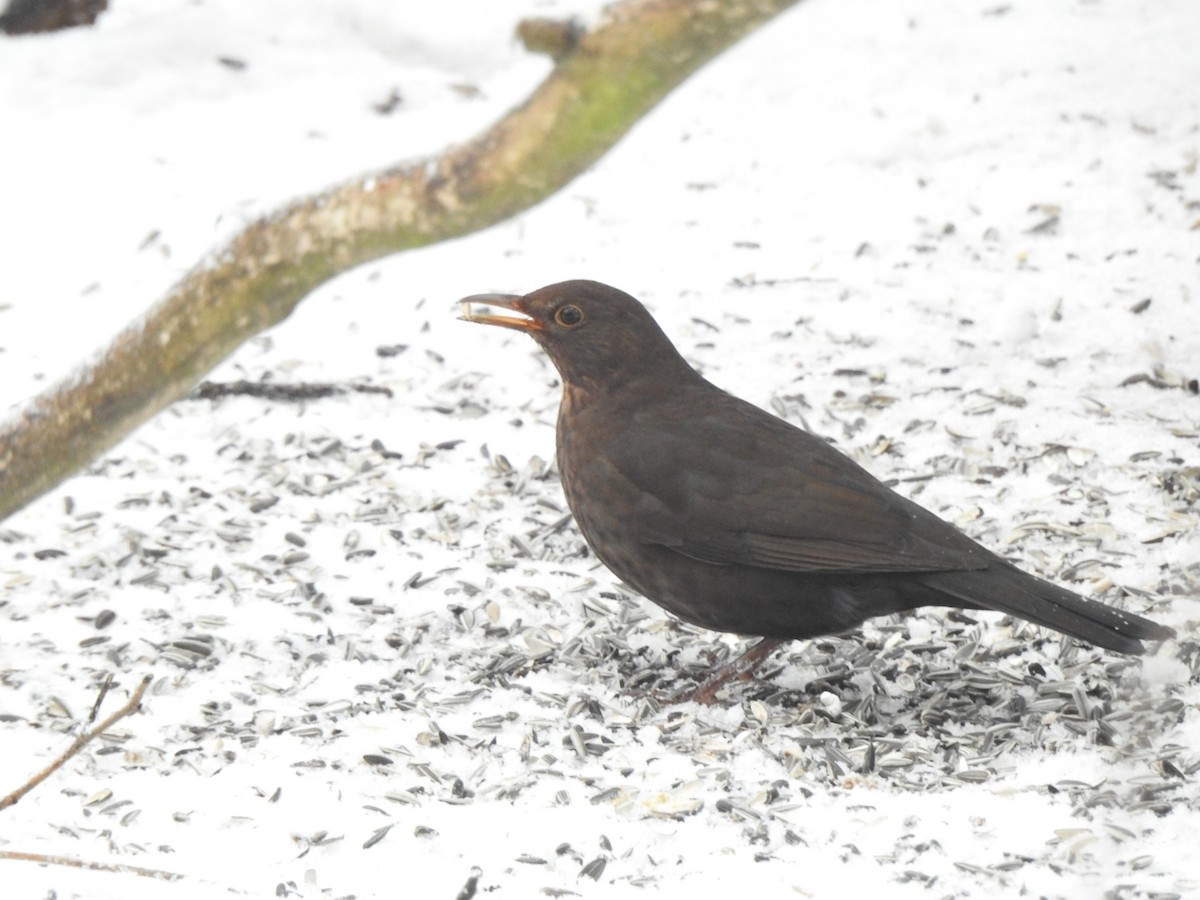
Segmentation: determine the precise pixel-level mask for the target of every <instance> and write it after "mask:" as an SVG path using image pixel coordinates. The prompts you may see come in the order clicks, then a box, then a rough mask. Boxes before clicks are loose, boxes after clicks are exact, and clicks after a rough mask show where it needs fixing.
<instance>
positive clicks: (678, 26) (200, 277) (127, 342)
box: [0, 0, 796, 520]
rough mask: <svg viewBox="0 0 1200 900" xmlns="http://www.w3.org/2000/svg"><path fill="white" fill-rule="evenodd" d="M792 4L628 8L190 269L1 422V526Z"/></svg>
mask: <svg viewBox="0 0 1200 900" xmlns="http://www.w3.org/2000/svg"><path fill="white" fill-rule="evenodd" d="M795 2H796V0H627V2H625V3H622V4H619V5H617V6H615V7H613V8H611V9H610V10H609V11H608V14H607V17H606V19H605V20H604V21H603V22H602V23H601V24H600V25H599V26H597V27H596V28H595V29H593V30H592V31H591V32H588V33H586V34H583V35H580V36H579V37H578V39H577V41H576V42H575V43H574V44H573V45H570V46H569V47H568V48H567V49H565V51H564V55H563V56H562V57H561V58H560V59H559V60H558V62H557V65H556V66H555V68H554V70H553V71H552V72H551V74H550V75H549V76H548V77H547V78H546V80H545V81H544V82H542V84H541V85H540V86H539V87H538V88H537V89H536V90H535V91H534V93H533V95H532V96H531V97H530V98H529V100H527V101H526V102H525V103H524V104H523V105H521V106H520V107H518V108H517V109H514V110H513V111H511V112H510V113H509V114H508V115H507V116H505V117H504V118H503V119H502V120H500V121H499V122H498V123H496V124H495V125H494V126H492V127H491V128H490V129H489V130H487V131H485V132H484V133H483V134H482V135H480V136H478V137H477V138H475V139H474V140H472V141H471V142H469V143H467V144H464V145H462V146H459V147H455V148H452V149H450V150H448V151H447V152H446V153H445V154H443V155H442V156H441V157H440V158H438V159H435V160H431V161H421V162H418V163H415V164H409V165H404V166H399V167H397V168H393V169H391V170H389V171H386V172H383V173H382V174H379V175H375V176H372V177H368V178H361V179H358V180H356V181H353V182H350V183H347V184H343V185H341V186H339V187H335V188H332V189H330V190H328V191H325V192H324V193H321V194H316V195H313V196H310V197H307V198H305V199H301V200H298V201H296V202H294V203H292V204H291V205H290V206H287V207H286V208H284V209H283V210H281V211H279V212H278V213H276V214H274V215H271V216H268V217H265V218H263V219H260V220H258V221H256V222H254V223H252V224H251V225H249V226H248V227H247V228H246V229H244V230H243V231H242V232H241V233H240V234H238V235H237V236H236V237H234V238H233V239H232V241H230V243H229V244H228V245H227V246H226V247H225V248H224V249H223V250H221V251H220V252H219V253H217V254H215V256H214V257H213V258H212V259H211V260H207V261H204V262H202V263H200V264H199V265H197V266H196V267H195V268H193V269H192V270H191V271H190V272H189V273H188V274H187V275H186V276H185V277H184V279H183V280H182V281H181V282H180V283H179V284H177V285H176V286H175V287H174V288H173V289H172V290H171V291H170V292H169V293H168V295H167V296H166V297H165V298H164V299H163V300H162V301H161V302H160V303H159V304H158V305H157V306H156V307H155V308H154V309H153V310H151V311H150V312H149V313H148V314H147V315H146V316H145V318H144V319H142V320H141V321H139V322H137V323H135V324H133V325H131V326H130V327H129V328H127V329H126V330H125V331H124V332H122V333H121V334H120V335H119V336H118V337H117V338H116V339H115V340H114V341H113V343H112V345H111V346H109V348H108V349H107V350H106V351H105V352H104V354H103V356H102V357H101V358H100V360H99V361H98V362H97V363H95V364H94V365H93V366H92V367H91V368H90V369H88V370H87V371H85V372H83V373H82V374H81V375H80V376H78V377H77V378H75V379H74V380H71V381H68V382H67V383H64V384H61V385H59V386H57V387H55V388H52V389H50V390H49V391H47V392H46V393H44V394H41V395H40V396H38V397H36V398H35V399H34V400H33V401H32V402H31V403H30V404H29V406H28V407H26V408H25V409H24V410H23V411H22V412H21V413H20V414H19V415H18V416H17V417H16V418H15V419H14V420H12V421H10V422H7V423H4V424H0V520H3V519H4V518H5V517H7V516H8V515H10V514H11V513H13V512H15V511H16V510H18V509H20V508H21V507H23V506H24V505H25V504H27V503H29V502H30V501H31V500H33V499H34V498H35V497H37V496H39V495H41V494H42V493H44V492H45V491H47V490H49V489H50V488H52V487H54V486H55V485H56V484H58V483H59V482H60V481H61V480H63V479H64V478H66V477H67V476H69V475H70V474H72V473H73V472H74V471H76V470H77V469H79V468H81V467H82V466H84V465H86V464H87V463H89V462H90V461H91V460H93V459H94V458H96V457H97V456H98V455H99V454H101V453H103V452H104V451H105V450H107V449H109V448H110V447H112V446H113V445H114V444H116V443H117V442H118V441H120V440H121V439H122V438H124V437H125V436H126V435H128V434H129V433H130V432H131V431H132V430H133V429H134V428H136V427H137V426H138V425H140V424H142V423H143V422H145V421H146V420H147V419H149V418H150V417H151V416H153V415H154V414H155V413H157V412H158V411H160V410H161V409H163V408H164V407H166V406H167V405H168V404H170V403H171V402H173V401H174V400H176V399H178V398H179V397H181V396H183V395H184V394H186V393H187V392H188V391H189V390H191V388H192V386H193V385H194V384H195V383H196V382H197V380H199V378H200V377H201V376H202V375H203V374H204V373H206V372H208V371H209V370H210V369H212V368H213V367H214V366H216V365H217V364H218V363H219V362H221V361H222V360H223V359H224V358H225V357H226V356H228V355H229V354H230V353H231V352H232V351H233V350H234V349H236V348H237V347H238V346H239V345H240V344H241V343H243V342H244V341H245V340H246V339H247V338H249V337H251V336H252V335H254V334H256V333H258V332H259V331H262V330H263V329H265V328H268V327H270V326H271V325H274V324H276V323H278V322H279V321H281V320H282V319H284V318H285V317H286V316H287V315H288V314H289V313H290V312H291V311H292V309H293V308H294V307H295V306H296V304H297V303H299V301H300V300H301V299H303V298H304V296H305V295H307V294H308V293H309V292H311V291H312V290H313V289H314V288H315V287H317V286H318V285H320V284H321V283H322V282H324V281H326V280H328V279H329V278H331V277H333V276H334V275H336V274H338V273H339V272H343V271H345V270H347V269H349V268H351V267H353V266H357V265H360V264H361V263H364V262H367V261H369V260H373V259H377V258H378V257H381V256H385V255H388V254H391V253H396V252H398V251H401V250H407V249H410V248H414V247H420V246H424V245H426V244H431V243H434V242H436V241H441V240H445V239H446V238H451V237H457V236H460V235H464V234H468V233H470V232H473V231H476V230H478V229H481V228H485V227H487V226H489V225H493V224H495V223H497V222H500V221H502V220H504V219H507V218H509V217H511V216H513V215H515V214H516V213H518V212H520V211H522V210H524V209H528V208H529V207H531V206H533V205H534V204H535V203H538V202H539V201H541V200H543V199H544V198H546V197H547V196H549V195H550V194H552V193H554V192H555V191H557V190H558V189H559V188H561V187H562V186H563V185H565V184H567V183H568V182H569V181H571V180H572V179H573V178H575V176H576V175H578V174H580V173H581V172H583V171H584V170H585V169H586V168H587V167H588V166H589V165H591V164H592V163H593V162H595V160H596V159H598V158H599V157H600V156H601V155H602V154H603V153H605V152H606V151H607V150H608V149H609V148H610V147H612V146H613V144H615V143H616V142H617V141H618V140H619V139H620V138H621V136H622V135H624V134H625V132H626V131H628V130H629V128H630V127H632V126H633V124H634V123H635V122H637V121H638V119H640V118H641V117H642V116H643V115H645V114H646V113H647V112H648V111H649V110H650V109H651V108H652V107H653V106H654V105H655V104H656V103H658V102H659V101H660V100H661V99H662V98H663V97H664V96H666V94H667V93H668V92H670V91H671V90H672V89H673V88H674V87H675V86H676V85H678V84H679V83H680V82H681V81H683V80H684V79H685V78H687V77H688V76H689V75H690V74H691V73H692V72H694V71H695V70H696V69H698V68H699V67H700V66H701V65H703V64H704V63H705V62H707V61H708V60H709V59H711V58H712V57H714V56H715V55H717V54H718V53H720V52H721V51H722V50H724V49H725V48H726V47H728V46H729V45H731V44H733V43H734V42H735V41H737V40H738V39H739V38H741V37H742V36H743V35H745V34H746V33H747V32H749V31H750V30H751V29H753V28H754V27H756V26H758V25H759V24H761V23H762V22H764V21H766V20H767V19H769V18H770V17H771V16H773V15H775V14H776V13H778V12H780V11H781V10H783V9H785V8H787V7H788V6H791V5H792V4H793V3H795Z"/></svg>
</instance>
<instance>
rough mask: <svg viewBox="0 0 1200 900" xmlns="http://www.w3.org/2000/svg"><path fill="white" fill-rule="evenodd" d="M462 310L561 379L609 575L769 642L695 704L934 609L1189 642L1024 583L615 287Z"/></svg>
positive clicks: (1108, 643) (564, 438)
mask: <svg viewBox="0 0 1200 900" xmlns="http://www.w3.org/2000/svg"><path fill="white" fill-rule="evenodd" d="M461 303H462V304H464V305H465V307H466V311H465V314H464V315H463V318H464V319H466V320H467V321H470V322H481V323H483V324H485V325H499V326H502V327H505V328H515V329H517V330H518V331H524V332H525V333H526V334H528V335H530V336H531V337H532V338H533V339H534V340H535V341H537V342H538V344H539V345H540V346H541V347H542V349H543V350H545V351H546V353H547V354H548V355H549V357H550V359H551V360H552V361H553V363H554V365H555V366H556V367H557V369H558V372H559V374H560V375H561V376H562V385H563V393H562V403H561V405H560V407H559V412H558V429H557V431H558V468H559V471H560V473H561V475H562V483H563V489H564V491H565V493H566V496H567V503H568V504H569V505H570V507H571V512H572V513H573V514H574V516H575V520H576V521H577V522H578V523H579V529H580V531H582V532H583V536H584V537H585V538H586V539H587V542H588V544H589V545H590V546H591V548H592V550H593V551H594V552H595V554H596V556H597V557H599V558H600V560H601V562H603V563H604V564H605V565H606V566H608V568H610V569H611V570H612V571H613V572H614V573H615V574H616V575H617V576H618V577H619V578H621V580H622V581H624V582H625V583H626V584H628V585H630V586H631V587H633V588H634V589H635V590H637V591H639V592H640V593H642V594H643V595H645V596H646V597H647V598H649V599H650V600H653V601H654V602H655V603H657V604H658V605H659V606H661V607H663V608H664V609H666V610H667V611H668V612H671V613H673V614H674V615H676V616H678V617H679V618H680V619H683V620H684V621H686V622H691V623H693V624H695V625H701V626H703V627H705V628H711V629H713V630H715V631H729V632H735V633H738V634H743V635H758V636H760V637H762V638H763V640H761V641H759V642H758V643H757V644H755V645H754V646H753V647H751V648H750V650H748V651H747V652H746V653H745V654H743V656H742V657H740V658H739V659H737V660H735V661H734V662H733V663H730V664H727V665H726V666H724V667H722V668H721V669H719V670H717V671H716V672H715V673H714V675H713V676H712V677H711V678H710V679H709V680H708V681H706V682H705V683H704V684H702V685H700V686H699V687H698V688H696V689H695V690H694V691H692V692H689V693H688V694H686V695H685V696H684V697H683V698H681V699H695V700H700V701H702V702H711V701H712V700H713V699H714V698H715V696H716V692H717V690H718V689H719V688H720V686H721V685H722V684H723V683H724V682H725V681H727V680H729V679H730V678H732V677H735V676H742V677H747V676H748V674H749V673H750V672H751V671H753V669H754V668H755V667H757V666H758V665H759V664H761V662H762V661H763V660H764V659H766V657H767V655H768V654H769V653H770V652H771V651H772V650H773V649H774V648H775V647H777V646H778V645H780V644H782V643H784V642H786V641H790V640H796V639H798V638H809V637H814V636H816V635H821V634H829V633H832V632H839V631H844V630H846V629H849V628H852V627H854V626H856V625H858V624H859V623H861V622H862V621H864V620H865V619H868V618H870V617H872V616H883V615H888V614H890V613H894V612H899V611H901V610H909V609H914V608H916V607H919V606H957V607H962V608H965V609H994V610H999V611H1001V612H1005V613H1010V614H1012V615H1014V616H1019V617H1021V618H1023V619H1028V620H1029V621H1031V622H1036V623H1037V624H1039V625H1043V626H1045V627H1047V628H1053V629H1055V630H1056V631H1061V632H1063V633H1065V634H1069V635H1071V636H1073V637H1076V638H1079V639H1080V640H1084V641H1087V642H1089V643H1091V644H1095V645H1097V646H1100V647H1105V648H1107V649H1109V650H1116V651H1119V652H1122V653H1142V652H1144V649H1145V648H1144V647H1143V646H1142V641H1143V640H1154V641H1161V640H1165V639H1167V638H1169V637H1172V636H1173V635H1174V632H1173V631H1172V630H1171V629H1170V628H1167V627H1165V626H1162V625H1159V624H1157V623H1155V622H1152V621H1150V620H1149V619H1145V618H1143V617H1141V616H1137V615H1134V614H1133V613H1129V612H1124V611H1122V610H1119V609H1114V608H1112V607H1110V606H1106V605H1105V604H1103V603H1099V602H1097V601H1095V600H1089V599H1087V598H1085V597H1081V596H1079V595H1078V594H1074V593H1072V592H1070V591H1068V590H1064V589H1063V588H1061V587H1058V586H1057V585H1054V584H1051V583H1050V582H1048V581H1043V580H1042V579H1040V578H1037V577H1035V576H1033V575H1029V574H1027V573H1025V572H1022V571H1021V570H1020V569H1018V568H1016V567H1015V566H1013V565H1012V564H1011V563H1009V562H1008V561H1007V560H1004V559H1002V558H1000V557H999V556H997V555H996V554H995V553H992V552H991V551H990V550H987V549H985V548H984V547H982V546H980V545H979V544H977V543H975V541H973V540H972V539H971V538H969V537H967V536H966V535H965V534H963V533H962V532H960V531H959V530H958V529H956V528H954V527H953V526H952V525H949V524H948V523H946V522H944V521H942V520H941V519H940V518H938V517H937V516H935V515H934V514H933V513H931V512H929V511H928V510H926V509H924V508H922V507H920V506H918V505H917V504H916V503H914V502H912V501H911V500H908V499H906V498H904V497H902V496H900V495H899V494H897V493H896V492H895V491H893V490H891V489H890V488H888V487H887V486H886V485H884V484H883V483H881V482H880V481H878V480H877V479H876V478H875V477H874V476H872V475H871V474H870V473H868V472H867V471H866V470H865V469H863V468H862V467H861V466H859V465H858V464H857V463H855V462H853V461H852V460H850V459H849V458H847V457H846V456H844V455H843V454H841V453H839V452H838V451H837V450H835V449H833V448H832V447H831V446H830V445H829V444H827V443H826V442H825V441H823V440H821V439H820V438H817V437H814V436H813V435H811V434H809V433H808V432H806V431H802V430H800V429H799V428H796V427H795V426H794V425H791V424H789V423H787V422H785V421H784V420H782V419H780V418H777V417H776V416H773V415H771V414H769V413H767V412H764V411H763V410H761V409H759V408H758V407H756V406H753V405H751V404H749V403H747V402H745V401H744V400H739V399H738V398H737V397H734V396H732V395H730V394H727V393H726V392H725V391H723V390H721V389H720V388H718V387H716V386H714V385H713V384H711V383H710V382H708V381H706V380H705V379H704V378H703V377H702V376H701V375H700V374H699V373H698V372H696V370H695V369H693V368H692V367H691V366H690V365H688V363H687V361H686V360H684V358H683V357H682V356H680V354H679V352H678V351H677V350H676V349H675V347H674V346H673V345H672V344H671V342H670V340H669V339H668V338H667V336H666V335H665V334H664V333H663V331H662V329H661V328H659V327H658V324H657V323H656V322H655V321H654V319H653V318H652V317H651V316H650V314H649V313H648V312H647V311H646V308H645V307H644V306H642V304H641V303H639V302H638V301H637V300H635V299H634V298H633V297H631V296H629V295H628V294H626V293H624V292H622V291H619V290H617V289H616V288H612V287H609V286H607V285H604V284H600V283H598V282H594V281H566V282H563V283H561V284H553V285H550V286H549V287H544V288H542V289H540V290H537V291H534V292H533V293H531V294H526V295H525V296H523V297H521V296H515V295H509V294H481V295H478V296H473V297H468V298H466V299H465V300H462V301H461ZM479 306H486V307H492V308H495V309H499V310H502V312H500V313H496V312H489V311H485V310H479V309H477V307H479Z"/></svg>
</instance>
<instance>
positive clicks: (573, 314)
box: [554, 304, 583, 328]
mask: <svg viewBox="0 0 1200 900" xmlns="http://www.w3.org/2000/svg"><path fill="white" fill-rule="evenodd" d="M554 321H555V322H557V323H558V324H559V325H562V326H563V327H564V328H574V327H575V326H576V325H578V324H579V323H580V322H582V321H583V310H582V309H580V308H579V307H578V306H574V305H572V304H567V305H566V306H560V307H559V308H558V312H556V313H555V314H554Z"/></svg>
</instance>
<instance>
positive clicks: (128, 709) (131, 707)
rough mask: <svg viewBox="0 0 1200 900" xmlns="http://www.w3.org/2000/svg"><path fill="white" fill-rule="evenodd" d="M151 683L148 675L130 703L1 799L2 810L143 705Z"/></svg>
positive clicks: (0, 806)
mask: <svg viewBox="0 0 1200 900" xmlns="http://www.w3.org/2000/svg"><path fill="white" fill-rule="evenodd" d="M149 685H150V676H149V675H147V676H146V677H145V678H143V679H142V681H141V684H139V685H138V686H137V689H136V690H135V691H134V692H133V695H132V696H131V697H130V698H129V702H128V703H126V704H125V705H124V706H122V707H121V708H120V709H118V710H117V711H116V712H114V713H113V714H112V715H111V716H109V717H108V718H107V719H105V720H104V721H103V722H101V723H100V724H99V725H97V726H96V727H95V728H93V729H92V730H91V731H86V732H84V733H83V734H81V735H79V737H77V738H75V740H74V741H72V742H71V746H69V747H68V748H67V749H66V750H65V751H63V753H62V754H61V755H60V756H59V757H58V759H56V760H54V762H52V763H50V765H48V766H46V768H44V769H42V771H40V772H38V773H37V774H36V775H34V776H33V777H32V778H30V779H29V780H28V781H27V782H25V783H24V784H23V785H21V786H20V787H19V788H17V789H16V790H15V791H13V792H12V793H11V794H9V795H8V796H7V797H5V798H4V799H3V800H0V811H3V810H6V809H8V808H9V807H10V806H12V805H13V804H15V803H16V802H17V801H18V800H20V799H21V798H22V797H24V796H25V795H26V794H28V793H29V792H30V791H32V790H33V789H34V788H35V787H37V786H38V785H39V784H41V783H42V782H43V781H45V780H46V779H47V778H49V777H50V776H51V775H53V774H54V773H55V772H57V771H58V770H59V769H60V768H62V766H63V764H64V763H66V761H67V760H69V759H70V758H71V757H72V756H74V755H75V754H76V753H78V752H79V751H80V750H82V749H83V748H84V747H86V746H87V745H88V744H89V743H90V742H91V741H93V740H95V739H96V737H97V736H98V735H100V734H103V733H104V732H105V731H107V730H108V729H110V728H112V727H113V726H114V725H115V724H117V722H119V721H121V720H122V719H123V718H125V717H126V716H128V715H130V714H131V713H134V712H136V711H137V709H138V707H140V706H141V705H142V695H144V694H145V693H146V688H147V687H148V686H149ZM102 690H107V685H105V686H104V687H103V688H102Z"/></svg>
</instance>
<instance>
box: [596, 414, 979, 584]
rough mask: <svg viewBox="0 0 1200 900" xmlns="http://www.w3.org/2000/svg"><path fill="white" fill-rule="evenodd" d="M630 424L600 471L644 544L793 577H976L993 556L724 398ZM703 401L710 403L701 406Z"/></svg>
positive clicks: (792, 432)
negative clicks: (972, 573)
mask: <svg viewBox="0 0 1200 900" xmlns="http://www.w3.org/2000/svg"><path fill="white" fill-rule="evenodd" d="M721 397H722V399H721V401H719V402H717V403H711V402H706V403H704V404H693V405H691V407H690V408H687V409H678V410H676V409H667V410H664V409H662V408H659V409H656V410H654V411H653V415H635V416H633V417H632V418H631V419H628V420H627V421H626V423H625V426H626V427H625V428H624V429H622V431H623V434H622V435H621V438H620V439H619V440H615V441H612V442H610V443H609V446H608V447H607V449H606V452H605V453H604V460H603V463H604V465H605V466H606V467H611V471H610V477H614V478H616V479H617V480H619V481H621V482H623V483H624V484H623V486H624V488H625V489H626V490H627V491H628V493H627V494H626V496H627V497H629V498H631V499H632V506H633V510H634V512H633V515H631V517H630V519H629V522H630V526H629V527H630V528H631V529H633V530H634V531H635V532H636V533H637V534H638V535H639V537H641V538H642V540H645V541H649V542H653V543H658V544H662V545H664V546H666V547H669V548H671V549H673V550H675V551H676V552H679V553H682V554H685V555H687V556H690V557H693V558H695V559H699V560H703V561H705V562H710V563H714V564H717V565H731V564H742V565H753V566H761V567H765V568H771V569H779V570H783V571H790V572H825V573H841V574H852V573H869V572H946V571H962V570H968V569H982V568H986V567H987V566H988V565H989V560H990V558H991V554H990V553H989V552H988V551H986V550H984V549H983V548H982V547H980V546H979V545H978V544H976V543H975V542H974V541H972V540H971V539H970V538H968V537H966V536H965V535H963V534H962V533H961V532H959V531H958V530H957V529H955V528H954V527H953V526H951V525H949V524H947V523H945V522H943V521H942V520H941V519H939V518H938V517H937V516H935V515H933V514H932V513H930V512H929V511H928V510H925V509H923V508H922V507H920V506H918V505H917V504H915V503H913V502H912V501H910V500H907V499H906V498H904V497H901V496H900V495H899V494H897V493H895V492H894V491H892V490H891V489H890V488H888V487H887V486H885V485H884V484H882V483H881V482H879V481H878V480H877V479H875V478H874V477H873V476H872V475H870V474H869V473H868V472H867V471H866V470H865V469H863V468H861V467H860V466H859V465H857V464H856V463H855V462H853V461H852V460H850V459H849V458H847V457H846V456H844V455H843V454H841V453H839V452H838V451H837V450H835V449H833V448H832V447H830V446H829V445H828V444H826V443H825V442H824V441H822V440H820V439H819V438H816V437H813V436H812V435H810V434H808V433H807V432H804V431H801V430H800V429H798V428H795V427H794V426H792V425H790V424H788V423H786V422H784V421H783V420H781V419H777V418H776V417H774V416H771V415H769V414H768V413H766V412H763V411H762V410H760V409H758V408H757V407H754V406H752V405H750V404H748V403H744V402H743V401H741V400H738V399H737V398H734V397H731V396H730V395H728V394H722V395H721ZM705 399H706V400H707V399H709V398H705Z"/></svg>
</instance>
